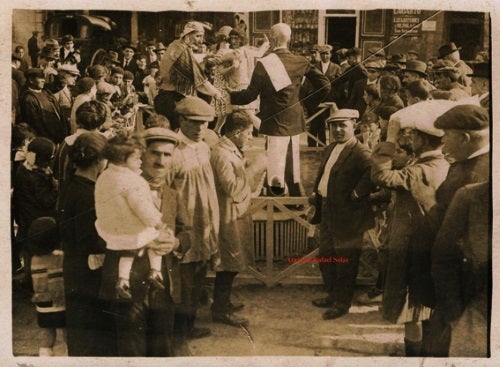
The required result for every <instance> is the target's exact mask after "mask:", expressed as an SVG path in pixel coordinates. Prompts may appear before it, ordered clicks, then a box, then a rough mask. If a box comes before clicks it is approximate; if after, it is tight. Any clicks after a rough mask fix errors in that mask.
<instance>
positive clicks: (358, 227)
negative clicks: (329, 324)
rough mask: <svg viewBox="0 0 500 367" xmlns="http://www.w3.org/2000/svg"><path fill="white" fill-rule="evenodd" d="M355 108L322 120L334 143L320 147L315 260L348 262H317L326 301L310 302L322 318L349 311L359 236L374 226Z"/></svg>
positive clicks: (367, 154)
mask: <svg viewBox="0 0 500 367" xmlns="http://www.w3.org/2000/svg"><path fill="white" fill-rule="evenodd" d="M358 118H359V113H358V111H357V110H349V109H341V110H338V111H337V112H335V113H334V114H333V115H332V116H330V118H329V119H328V120H327V121H326V122H327V123H329V124H330V131H332V132H333V137H334V139H335V142H334V143H332V144H330V145H329V146H328V147H326V149H325V154H324V159H323V161H322V163H321V166H320V169H319V171H318V172H319V173H318V176H317V178H316V182H315V184H314V193H315V199H314V200H315V206H316V213H315V217H314V218H313V219H312V220H311V223H314V224H317V223H319V224H320V245H319V253H318V257H320V258H330V257H332V258H336V259H347V261H342V260H340V261H332V262H321V263H320V264H319V268H320V271H321V276H322V278H323V282H324V284H325V288H326V291H327V293H328V295H327V297H324V298H318V299H315V300H313V301H312V303H313V305H314V306H316V307H322V308H327V310H326V311H325V312H324V313H323V319H324V320H331V319H336V318H339V317H341V316H343V315H345V314H347V313H348V312H349V308H350V307H351V302H352V297H353V295H354V287H355V283H356V275H357V273H358V265H359V259H360V256H361V246H362V244H363V233H364V232H365V231H366V230H368V229H370V228H372V227H373V226H374V220H373V213H372V210H371V205H370V203H369V202H368V196H369V194H370V192H371V191H372V190H373V189H374V188H375V186H374V185H373V184H372V182H371V181H370V177H369V175H370V164H371V163H370V151H369V149H368V148H367V147H366V146H364V145H363V144H361V143H360V142H359V141H358V140H357V139H356V136H355V135H354V128H355V126H356V120H357V119H358Z"/></svg>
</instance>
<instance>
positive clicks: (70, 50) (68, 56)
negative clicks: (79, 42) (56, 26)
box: [59, 34, 82, 66]
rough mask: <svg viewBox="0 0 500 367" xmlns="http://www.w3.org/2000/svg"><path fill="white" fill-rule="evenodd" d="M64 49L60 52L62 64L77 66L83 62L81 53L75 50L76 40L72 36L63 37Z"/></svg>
mask: <svg viewBox="0 0 500 367" xmlns="http://www.w3.org/2000/svg"><path fill="white" fill-rule="evenodd" d="M61 44H62V47H61V49H60V50H59V61H60V63H61V64H71V65H76V66H78V64H79V63H80V61H82V58H81V56H80V53H79V52H78V51H77V50H75V39H74V37H73V36H72V35H71V34H67V35H65V36H63V38H62V40H61Z"/></svg>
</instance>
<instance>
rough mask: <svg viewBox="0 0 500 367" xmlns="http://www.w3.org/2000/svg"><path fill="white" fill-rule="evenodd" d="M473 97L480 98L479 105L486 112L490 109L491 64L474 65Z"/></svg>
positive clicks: (471, 75)
mask: <svg viewBox="0 0 500 367" xmlns="http://www.w3.org/2000/svg"><path fill="white" fill-rule="evenodd" d="M468 76H469V77H471V78H472V85H471V88H472V95H473V96H476V95H477V96H478V98H479V103H480V104H481V106H482V107H484V108H485V109H486V110H489V108H490V64H487V63H477V64H475V65H474V71H473V72H472V74H468Z"/></svg>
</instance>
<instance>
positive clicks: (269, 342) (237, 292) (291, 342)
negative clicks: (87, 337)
mask: <svg viewBox="0 0 500 367" xmlns="http://www.w3.org/2000/svg"><path fill="white" fill-rule="evenodd" d="M362 291H363V289H362V288H359V289H357V290H356V294H357V295H358V294H360V293H361V292H362ZM322 296H324V293H323V292H322V289H321V286H319V285H280V286H276V287H273V288H266V287H265V286H264V285H241V286H236V287H235V288H234V290H233V300H235V301H238V302H243V303H244V304H245V308H244V309H243V310H242V311H241V312H239V313H238V315H239V316H243V317H246V318H248V319H249V320H250V325H249V326H248V328H247V329H246V330H245V329H243V328H237V327H232V326H228V325H225V324H216V323H213V322H212V321H211V317H210V308H209V306H203V307H202V308H201V309H200V311H199V313H198V318H197V326H199V327H208V328H210V329H211V331H212V335H211V336H210V337H207V338H203V339H198V340H192V341H190V342H189V349H190V351H191V354H192V356H195V357H207V356H214V357H216V356H346V357H347V356H349V357H365V356H404V346H403V328H402V326H401V325H393V324H390V323H388V322H386V321H384V320H383V319H382V317H381V316H380V314H379V312H378V306H379V304H374V305H370V306H362V305H353V306H352V307H351V309H350V312H349V314H347V315H345V316H343V317H341V318H339V319H336V320H328V321H325V320H323V319H322V318H321V315H322V312H323V311H324V310H323V309H319V308H316V307H314V306H313V305H312V304H311V300H312V299H314V298H318V297H322ZM12 316H13V320H12V321H13V329H12V332H13V334H12V335H13V345H12V346H13V354H14V356H36V355H37V353H38V341H39V339H40V334H39V333H40V330H39V328H38V326H37V323H36V313H35V310H34V307H33V305H32V304H31V301H30V298H29V297H22V296H20V295H19V294H17V295H16V297H14V299H13V314H12ZM66 353H67V352H66V347H65V344H64V342H63V337H62V332H59V333H58V342H57V343H56V347H55V348H54V354H55V355H56V356H64V355H67V354H66Z"/></svg>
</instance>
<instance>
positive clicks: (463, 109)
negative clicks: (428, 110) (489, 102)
mask: <svg viewBox="0 0 500 367" xmlns="http://www.w3.org/2000/svg"><path fill="white" fill-rule="evenodd" d="M489 125H490V123H489V117H488V111H487V110H486V109H485V108H483V107H481V106H476V105H472V104H464V105H458V106H456V107H453V108H452V109H450V110H449V111H448V112H446V113H444V114H443V115H441V116H440V117H439V118H438V119H437V120H436V122H435V123H434V126H435V127H437V128H438V129H453V130H484V129H487V128H488V127H489Z"/></svg>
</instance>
